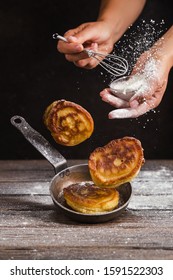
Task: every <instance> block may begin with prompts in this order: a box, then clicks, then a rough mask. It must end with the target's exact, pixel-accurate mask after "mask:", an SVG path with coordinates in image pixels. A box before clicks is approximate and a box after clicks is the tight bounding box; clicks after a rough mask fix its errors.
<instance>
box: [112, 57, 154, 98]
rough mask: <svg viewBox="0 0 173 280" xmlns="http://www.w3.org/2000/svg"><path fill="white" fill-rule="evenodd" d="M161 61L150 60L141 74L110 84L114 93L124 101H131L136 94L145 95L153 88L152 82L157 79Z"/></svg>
mask: <svg viewBox="0 0 173 280" xmlns="http://www.w3.org/2000/svg"><path fill="white" fill-rule="evenodd" d="M158 71H159V61H156V60H155V59H154V58H149V60H148V61H147V62H146V64H145V66H144V68H143V69H142V71H140V72H139V73H137V74H135V75H132V76H129V77H122V78H120V79H118V80H115V81H113V82H112V83H111V84H110V89H111V91H112V93H113V94H114V95H115V96H117V97H120V98H122V99H124V100H129V99H130V98H131V97H132V96H133V95H134V94H136V93H137V94H139V95H140V94H141V95H142V94H145V92H147V91H148V90H149V88H150V86H151V83H152V81H154V80H155V79H157V73H158Z"/></svg>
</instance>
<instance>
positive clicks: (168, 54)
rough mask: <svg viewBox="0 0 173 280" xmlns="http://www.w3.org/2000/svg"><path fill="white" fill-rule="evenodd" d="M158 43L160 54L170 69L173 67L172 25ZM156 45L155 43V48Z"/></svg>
mask: <svg viewBox="0 0 173 280" xmlns="http://www.w3.org/2000/svg"><path fill="white" fill-rule="evenodd" d="M159 43H160V45H161V48H160V52H161V54H162V56H165V58H166V59H167V63H168V65H169V66H170V68H171V67H173V25H172V27H170V28H169V30H168V31H167V32H166V33H165V34H164V36H163V37H162V38H161V39H160V40H159ZM157 45H158V44H157V43H156V48H157Z"/></svg>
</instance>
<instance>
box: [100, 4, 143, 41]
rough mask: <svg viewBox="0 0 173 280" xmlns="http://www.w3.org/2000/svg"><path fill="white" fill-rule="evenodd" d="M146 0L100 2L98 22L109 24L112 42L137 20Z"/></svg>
mask: <svg viewBox="0 0 173 280" xmlns="http://www.w3.org/2000/svg"><path fill="white" fill-rule="evenodd" d="M145 3H146V0H102V1H101V6H100V12H99V16H98V21H105V22H107V23H108V24H109V26H110V30H111V33H112V36H113V38H114V42H116V41H117V40H118V39H119V38H120V37H121V36H122V35H123V34H124V32H125V31H126V30H127V28H128V27H129V26H130V25H131V24H132V23H133V22H134V21H135V20H136V19H137V18H138V16H139V15H140V13H141V11H142V10H143V7H144V5H145Z"/></svg>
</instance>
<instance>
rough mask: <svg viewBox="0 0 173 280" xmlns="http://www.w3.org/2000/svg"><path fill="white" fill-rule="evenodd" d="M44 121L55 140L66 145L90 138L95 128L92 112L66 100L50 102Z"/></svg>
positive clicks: (76, 143)
mask: <svg viewBox="0 0 173 280" xmlns="http://www.w3.org/2000/svg"><path fill="white" fill-rule="evenodd" d="M43 121H44V124H45V126H46V127H47V129H48V130H49V131H50V132H51V135H52V137H53V138H54V140H55V141H56V142H57V143H58V144H61V145H64V146H75V145H78V144H80V143H81V142H83V141H85V140H86V139H87V138H89V137H90V136H91V134H92V132H93V130H94V122H93V118H92V116H91V115H90V113H89V112H88V111H87V110H85V109H84V108H83V107H81V106H80V105H78V104H76V103H74V102H71V101H66V100H57V101H54V102H53V103H52V104H50V105H49V106H48V107H47V108H46V110H45V112H44V115H43Z"/></svg>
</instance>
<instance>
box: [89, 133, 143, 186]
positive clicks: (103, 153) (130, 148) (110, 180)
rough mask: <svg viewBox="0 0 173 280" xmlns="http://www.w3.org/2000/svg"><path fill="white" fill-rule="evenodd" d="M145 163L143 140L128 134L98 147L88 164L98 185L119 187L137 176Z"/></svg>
mask: <svg viewBox="0 0 173 280" xmlns="http://www.w3.org/2000/svg"><path fill="white" fill-rule="evenodd" d="M143 163H144V155H143V148H142V146H141V142H140V141H139V140H138V139H136V138H134V137H128V136H127V137H123V138H120V139H115V140H112V141H111V142H109V143H108V144H107V145H105V146H104V147H100V148H96V149H95V150H94V151H93V152H92V153H91V154H90V157H89V161H88V166H89V170H90V174H91V177H92V180H93V182H94V183H95V184H96V185H98V186H102V187H117V186H119V185H121V184H124V183H126V182H130V181H131V180H132V179H133V178H134V177H136V176H137V174H138V172H139V171H140V169H141V166H142V164H143Z"/></svg>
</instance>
